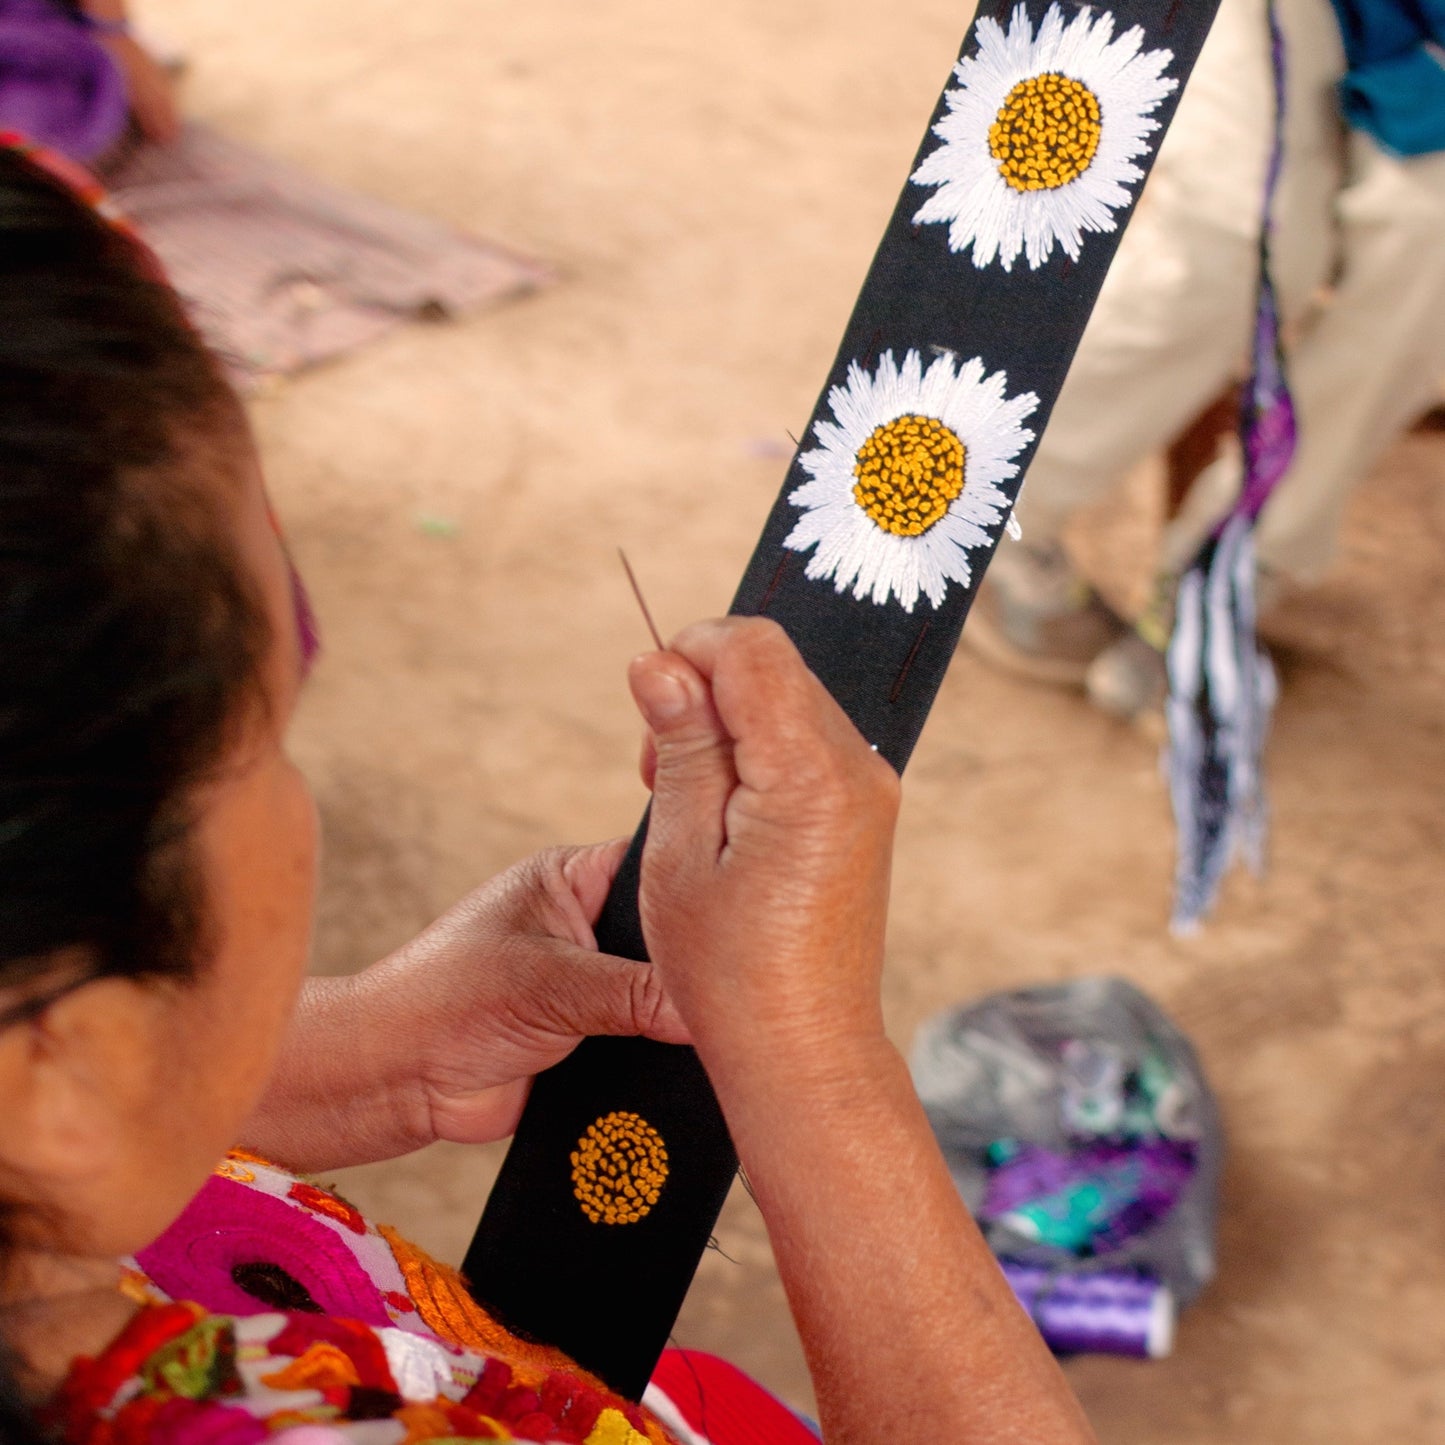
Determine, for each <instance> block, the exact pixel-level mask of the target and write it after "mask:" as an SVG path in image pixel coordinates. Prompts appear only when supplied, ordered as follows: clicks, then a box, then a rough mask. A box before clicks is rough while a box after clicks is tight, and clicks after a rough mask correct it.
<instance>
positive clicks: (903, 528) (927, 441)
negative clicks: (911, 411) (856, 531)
mask: <svg viewBox="0 0 1445 1445" xmlns="http://www.w3.org/2000/svg"><path fill="white" fill-rule="evenodd" d="M966 456H967V453H966V452H965V451H964V448H963V443H962V442H961V441H959V439H958V438H957V437H956V436H955V435H954V434H953V433H952V432H951V431H950V430H949V429H948V428H947V427H946V426H944V424H943V423H942V422H941V421H934V419H933V418H932V417H929V416H900V417H896V418H895V419H894V420H893V421H889V422H884V423H883V425H882V426H880V427H874V429H873V431H872V433H871V434H870V435H869V437H868V440H867V441H865V442H864V443H863V445H862V446H861V447H859V448H858V456H857V459H856V460H855V461H854V463H853V475H854V476H855V477H856V478H857V481H856V482H855V483H854V486H853V500H854V501H855V502H857V503H858V505H859V506H860V507H862V508H863V510H864V511H865V512H866V513H867V514H868V516H869V517H870V518H872V520H873V521H874V522H875V523H876V524H877V525H878V526H879V527H881V528H882V529H883V530H884V531H885V532H892V533H893V535H894V536H895V537H921V536H922V535H923V534H924V533H925V532H926V531H927V530H928V529H929V528H930V527H932V526H934V525H935V524H937V523H938V522H941V521H942V520H943V518H944V516H945V515H946V514H947V512H948V508H949V504H950V503H951V502H952V501H953V500H954V498H955V497H957V496H958V494H959V493H960V492H961V491H962V490H963V464H964V460H965V457H966Z"/></svg>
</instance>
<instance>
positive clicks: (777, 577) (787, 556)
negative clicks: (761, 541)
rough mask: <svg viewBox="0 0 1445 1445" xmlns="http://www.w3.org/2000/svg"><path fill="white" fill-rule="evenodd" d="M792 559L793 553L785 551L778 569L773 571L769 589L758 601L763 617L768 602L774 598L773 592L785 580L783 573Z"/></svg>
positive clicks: (760, 614)
mask: <svg viewBox="0 0 1445 1445" xmlns="http://www.w3.org/2000/svg"><path fill="white" fill-rule="evenodd" d="M791 560H792V554H791V553H789V552H784V553H783V560H782V561H781V562H779V563H778V570H777V571H776V572H774V573H773V580H772V581H771V582H769V583H768V590H767V591H766V592H764V593H763V600H762V601H761V602H759V603H758V616H759V617H761V616H762V615H763V613H764V612H766V611H767V610H768V604H769V603H770V602H771V601H772V600H773V593H774V592H776V591H777V590H778V584H779V583H780V582H782V580H783V573H784V572H786V571H787V569H788V563H789V562H790V561H791Z"/></svg>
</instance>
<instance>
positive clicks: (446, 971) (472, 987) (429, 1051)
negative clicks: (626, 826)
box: [243, 839, 687, 1172]
mask: <svg viewBox="0 0 1445 1445" xmlns="http://www.w3.org/2000/svg"><path fill="white" fill-rule="evenodd" d="M626 846H627V845H626V842H625V841H624V840H621V839H619V840H616V841H614V842H611V843H600V844H596V845H594V846H592V847H585V848H550V849H547V850H546V851H545V852H542V853H539V854H537V855H536V856H535V857H533V858H529V859H527V860H526V861H525V862H523V863H519V864H517V865H516V866H515V867H512V868H509V869H508V870H507V871H506V872H505V873H502V874H500V875H498V876H497V877H496V878H494V879H493V880H492V881H491V882H490V883H488V884H486V885H484V886H483V887H482V888H479V889H478V890H477V891H476V892H475V893H472V894H470V895H469V896H468V897H467V898H465V899H463V900H462V901H461V902H460V903H458V904H457V905H456V906H455V907H454V908H452V909H451V910H450V911H449V912H447V913H445V914H443V915H442V917H441V918H439V919H438V920H437V921H436V922H435V923H433V924H432V925H431V927H430V928H428V929H426V931H425V932H423V933H421V934H419V935H418V936H417V937H416V938H414V939H413V940H412V941H411V942H410V943H408V944H406V945H405V946H404V947H403V948H400V949H398V950H397V952H395V953H394V954H392V955H391V956H390V957H388V958H386V959H383V960H382V961H381V962H380V963H378V964H375V965H373V966H372V967H371V968H369V969H366V970H364V971H363V972H362V973H360V974H356V975H354V976H352V977H349V978H318V979H312V980H310V981H309V982H308V984H307V987H306V991H305V993H304V994H303V996H302V1000H301V1004H300V1006H299V1008H298V1011H297V1016H296V1019H295V1021H294V1022H293V1025H292V1028H291V1032H290V1035H289V1037H288V1040H287V1045H286V1049H285V1052H284V1053H283V1055H282V1059H281V1062H280V1065H279V1066H278V1068H277V1071H276V1077H275V1081H274V1082H273V1084H272V1086H271V1088H270V1090H269V1091H268V1093H267V1095H266V1098H265V1099H264V1100H263V1102H262V1106H261V1108H260V1109H259V1110H258V1111H257V1114H256V1116H255V1117H254V1118H253V1120H252V1123H251V1126H250V1128H249V1129H248V1131H247V1136H246V1138H245V1140H244V1141H243V1142H244V1143H246V1144H247V1145H248V1146H250V1147H251V1148H254V1149H256V1150H257V1151H258V1152H260V1153H263V1154H268V1155H269V1156H270V1157H273V1158H278V1159H281V1160H283V1161H284V1162H285V1163H287V1164H290V1165H292V1166H293V1167H297V1168H303V1169H304V1170H305V1171H306V1172H314V1171H316V1170H321V1169H334V1168H340V1167H342V1166H343V1165H346V1164H359V1163H369V1162H373V1161H375V1160H379V1159H388V1158H394V1157H395V1156H397V1155H399V1154H405V1153H409V1152H410V1151H411V1150H413V1149H419V1148H421V1147H423V1146H424V1145H426V1144H430V1143H433V1142H435V1141H436V1140H438V1139H447V1140H452V1141H455V1142H459V1143H468V1144H472V1143H482V1142H485V1141H488V1140H492V1139H500V1138H503V1137H505V1136H506V1135H507V1134H510V1133H511V1132H512V1130H513V1129H514V1128H515V1127H516V1123H517V1119H518V1117H519V1116H520V1115H521V1112H522V1105H523V1103H524V1102H525V1100H526V1096H527V1090H528V1088H529V1086H530V1083H531V1079H532V1076H533V1075H534V1074H537V1073H539V1072H540V1071H541V1070H543V1069H546V1068H549V1067H550V1066H551V1065H553V1064H555V1063H557V1062H559V1061H560V1060H561V1059H563V1058H565V1057H566V1056H567V1055H568V1054H569V1053H571V1052H572V1050H573V1049H574V1048H576V1046H577V1044H578V1043H579V1042H580V1041H581V1040H582V1039H583V1038H584V1037H586V1036H587V1035H590V1034H643V1035H645V1036H646V1037H648V1038H653V1039H658V1040H661V1041H662V1042H664V1043H685V1042H687V1034H686V1031H685V1030H684V1028H683V1026H682V1024H681V1022H680V1020H679V1019H678V1016H677V1014H676V1012H675V1011H674V1010H673V1008H672V1006H671V1005H670V1004H669V1003H668V1001H667V998H666V996H665V995H664V993H663V990H662V984H661V980H660V978H659V976H658V974H657V972H656V970H654V969H653V968H651V967H649V966H648V965H646V964H638V963H632V962H629V961H627V960H625V959H620V958H613V957H611V956H610V955H608V954H600V953H598V952H597V950H596V943H595V940H594V939H593V936H592V925H593V924H594V923H595V922H596V919H597V915H598V912H599V911H600V910H601V907H602V904H603V901H604V900H605V898H606V896H607V890H608V888H609V887H610V886H611V883H612V879H613V876H614V875H615V873H616V871H617V867H618V864H619V863H620V862H621V860H622V855H623V853H624V852H625V851H626Z"/></svg>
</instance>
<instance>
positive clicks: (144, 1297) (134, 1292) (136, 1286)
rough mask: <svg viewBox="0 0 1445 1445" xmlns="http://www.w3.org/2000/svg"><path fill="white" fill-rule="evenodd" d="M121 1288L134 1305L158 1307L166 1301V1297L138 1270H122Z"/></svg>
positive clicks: (122, 1292)
mask: <svg viewBox="0 0 1445 1445" xmlns="http://www.w3.org/2000/svg"><path fill="white" fill-rule="evenodd" d="M119 1288H120V1292H121V1294H123V1295H124V1296H125V1297H126V1299H128V1300H129V1301H130V1302H131V1303H132V1304H138V1305H157V1304H162V1303H163V1302H164V1301H165V1296H164V1295H163V1294H160V1293H159V1292H158V1291H157V1290H156V1288H155V1286H154V1285H153V1284H152V1283H151V1282H150V1280H148V1279H147V1278H146V1277H145V1275H143V1274H142V1273H141V1272H140V1271H139V1270H138V1269H122V1270H121V1272H120V1285H119Z"/></svg>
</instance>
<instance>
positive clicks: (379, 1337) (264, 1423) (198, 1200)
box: [52, 1151, 807, 1445]
mask: <svg viewBox="0 0 1445 1445" xmlns="http://www.w3.org/2000/svg"><path fill="white" fill-rule="evenodd" d="M123 1287H124V1288H125V1289H126V1291H127V1293H128V1294H130V1295H131V1296H132V1297H133V1298H135V1299H136V1300H137V1301H138V1302H139V1303H140V1304H141V1306H142V1308H141V1310H140V1312H139V1313H138V1314H137V1315H136V1316H135V1317H134V1318H133V1320H132V1321H131V1323H130V1325H129V1326H128V1327H127V1328H126V1329H125V1330H124V1331H123V1332H122V1334H121V1335H120V1336H119V1337H118V1338H117V1339H116V1340H115V1341H114V1342H113V1343H112V1344H111V1345H110V1346H109V1347H108V1348H107V1349H106V1350H105V1351H104V1352H103V1353H102V1354H101V1355H99V1356H98V1357H97V1358H94V1359H90V1358H83V1359H80V1360H77V1361H76V1362H75V1364H74V1365H73V1367H72V1369H71V1372H70V1374H69V1376H68V1378H67V1380H66V1382H65V1384H64V1386H63V1387H62V1389H61V1391H60V1393H59V1395H58V1396H57V1397H56V1401H55V1403H54V1406H53V1407H52V1408H53V1411H54V1414H55V1417H56V1423H57V1424H58V1425H59V1426H60V1428H61V1430H62V1432H63V1435H64V1438H65V1440H66V1442H67V1445H255V1442H258V1441H261V1440H274V1441H275V1442H277V1445H417V1442H421V1441H448V1442H459V1441H470V1440H522V1441H541V1442H558V1445H678V1441H679V1440H683V1441H687V1442H689V1445H695V1442H701V1445H707V1442H706V1441H705V1440H704V1439H703V1438H702V1436H701V1435H699V1434H697V1433H695V1432H694V1431H692V1430H691V1429H690V1428H689V1426H688V1421H687V1419H686V1417H685V1414H684V1412H683V1411H682V1410H681V1409H679V1408H678V1407H677V1406H675V1405H674V1403H673V1401H672V1400H670V1399H669V1397H668V1396H667V1395H666V1394H665V1393H664V1392H662V1391H661V1390H660V1389H658V1388H657V1387H656V1386H654V1387H653V1388H652V1390H651V1391H650V1392H649V1396H648V1403H649V1406H654V1407H655V1409H654V1408H644V1407H639V1406H637V1405H634V1404H632V1403H631V1402H630V1401H627V1400H624V1399H622V1398H621V1397H620V1396H618V1395H616V1394H614V1393H613V1392H612V1391H610V1390H608V1389H607V1387H606V1386H605V1385H604V1384H602V1382H601V1381H600V1380H597V1379H595V1378H594V1377H592V1376H590V1375H588V1374H587V1373H586V1372H584V1371H583V1370H581V1369H580V1368H579V1367H578V1366H577V1365H575V1364H574V1363H572V1361H570V1360H569V1359H567V1358H566V1357H565V1356H564V1355H562V1354H561V1353H560V1352H558V1351H556V1350H552V1349H550V1348H547V1347H545V1346H540V1345H534V1344H529V1343H527V1342H525V1341H522V1340H519V1339H517V1338H516V1337H515V1336H513V1335H510V1334H509V1333H507V1331H505V1330H504V1329H502V1328H501V1327H500V1326H499V1325H498V1324H497V1323H496V1322H495V1321H494V1320H492V1319H491V1318H490V1317H489V1316H488V1315H487V1313H486V1312H485V1311H484V1310H483V1309H482V1308H481V1307H480V1306H479V1305H478V1304H477V1303H476V1301H475V1300H473V1299H472V1297H471V1295H470V1294H469V1293H468V1291H467V1288H466V1285H465V1283H464V1282H463V1280H462V1278H461V1276H460V1275H459V1274H458V1273H457V1272H456V1271H455V1270H452V1269H449V1268H447V1267H446V1266H444V1265H441V1264H438V1263H437V1262H436V1261H434V1260H432V1259H430V1258H429V1257H428V1256H427V1255H425V1254H424V1253H422V1251H420V1250H419V1249H416V1248H415V1247H414V1246H412V1245H410V1244H408V1243H407V1242H406V1241H405V1240H404V1239H402V1238H401V1237H400V1236H399V1235H398V1234H397V1233H396V1232H395V1231H394V1230H391V1229H389V1228H387V1227H386V1226H381V1227H379V1228H378V1227H377V1226H375V1225H373V1224H371V1223H369V1222H368V1221H367V1220H366V1219H364V1218H363V1217H362V1215H361V1214H360V1212H359V1211H358V1210H356V1209H355V1208H354V1207H353V1206H352V1205H350V1204H348V1203H347V1202H346V1201H345V1200H344V1199H342V1198H341V1197H340V1196H338V1195H336V1194H334V1193H330V1192H328V1191H326V1190H324V1189H320V1188H317V1187H316V1186H315V1185H314V1184H310V1183H307V1182H305V1181H304V1180H301V1179H298V1178H297V1177H296V1176H294V1175H292V1174H289V1173H287V1172H286V1171H285V1170H282V1169H279V1168H277V1167H275V1166H273V1165H271V1164H269V1163H267V1162H266V1161H264V1160H261V1159H258V1158H256V1157H254V1156H252V1155H249V1154H246V1153H244V1152H241V1151H235V1152H233V1153H232V1154H231V1155H230V1156H229V1157H228V1158H227V1159H226V1161H225V1162H224V1163H223V1164H222V1165H221V1166H220V1167H219V1168H218V1169H217V1171H216V1172H215V1174H214V1175H213V1176H212V1177H211V1179H210V1180H209V1181H208V1182H207V1184H206V1186H205V1188H203V1189H202V1190H201V1192H200V1193H199V1194H198V1195H197V1196H196V1197H195V1199H194V1200H192V1201H191V1203H190V1204H189V1205H188V1206H187V1208H186V1210H185V1212H184V1213H183V1214H182V1215H181V1217H180V1218H179V1219H178V1220H177V1221H176V1222H175V1224H174V1225H172V1226H171V1228H170V1229H169V1230H168V1231H167V1232H166V1233H165V1234H164V1235H163V1236H162V1237H161V1238H160V1239H158V1240H157V1241H156V1242H155V1243H154V1244H152V1245H150V1246H149V1247H148V1248H147V1249H145V1250H143V1251H141V1253H140V1254H139V1255H138V1256H137V1258H136V1260H135V1261H134V1263H133V1267H130V1268H128V1269H127V1271H126V1276H125V1280H124V1283H123ZM715 1363H720V1362H715ZM724 1368H725V1369H730V1367H724ZM739 1378H741V1377H739ZM752 1389H753V1390H754V1391H755V1392H756V1395H757V1397H759V1401H758V1403H759V1406H760V1408H761V1409H762V1410H763V1412H764V1414H765V1415H766V1414H767V1413H768V1411H769V1409H771V1410H775V1411H776V1412H778V1414H777V1421H778V1425H779V1428H780V1430H781V1431H782V1433H780V1434H778V1435H777V1436H775V1437H774V1436H773V1435H772V1434H771V1432H766V1433H764V1434H760V1435H757V1436H756V1437H754V1438H758V1439H765V1438H777V1439H779V1440H783V1439H793V1438H795V1436H794V1432H795V1431H797V1430H800V1429H802V1428H803V1427H801V1426H800V1425H799V1424H798V1422H797V1420H796V1418H795V1417H792V1416H791V1415H790V1414H789V1413H788V1412H787V1411H786V1410H785V1409H784V1408H783V1407H782V1406H781V1405H780V1404H778V1403H777V1402H776V1401H775V1400H773V1399H772V1398H771V1397H770V1396H767V1395H766V1394H765V1393H764V1392H762V1391H761V1390H757V1387H755V1386H754V1387H752ZM659 1413H661V1414H662V1415H663V1416H664V1417H670V1418H669V1424H670V1425H671V1427H672V1428H671V1429H669V1428H667V1427H665V1426H664V1425H663V1423H662V1421H661V1419H659ZM754 1424H755V1425H758V1424H764V1421H763V1420H761V1419H757V1420H755V1422H754ZM674 1432H675V1433H674ZM802 1438H807V1437H806V1436H804V1437H802Z"/></svg>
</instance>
